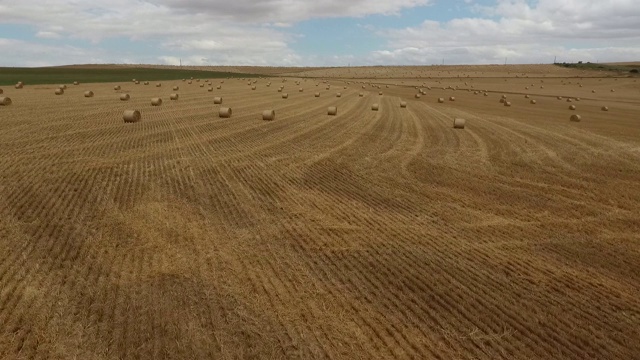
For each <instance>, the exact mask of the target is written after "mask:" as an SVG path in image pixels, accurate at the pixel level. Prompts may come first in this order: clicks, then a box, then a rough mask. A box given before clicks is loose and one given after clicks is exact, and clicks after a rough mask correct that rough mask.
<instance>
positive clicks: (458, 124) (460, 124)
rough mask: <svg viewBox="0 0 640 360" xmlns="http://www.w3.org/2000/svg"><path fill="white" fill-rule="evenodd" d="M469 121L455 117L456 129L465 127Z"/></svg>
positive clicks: (454, 124)
mask: <svg viewBox="0 0 640 360" xmlns="http://www.w3.org/2000/svg"><path fill="white" fill-rule="evenodd" d="M466 123H467V120H465V119H461V118H455V119H453V128H454V129H464V125H465V124H466Z"/></svg>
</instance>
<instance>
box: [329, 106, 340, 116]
mask: <svg viewBox="0 0 640 360" xmlns="http://www.w3.org/2000/svg"><path fill="white" fill-rule="evenodd" d="M337 114H338V107H337V106H329V108H328V109H327V115H331V116H336V115H337Z"/></svg>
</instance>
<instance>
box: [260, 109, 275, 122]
mask: <svg viewBox="0 0 640 360" xmlns="http://www.w3.org/2000/svg"><path fill="white" fill-rule="evenodd" d="M275 118H276V111H275V110H265V111H263V112H262V120H269V121H271V120H273V119H275Z"/></svg>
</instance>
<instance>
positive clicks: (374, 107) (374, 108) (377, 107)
mask: <svg viewBox="0 0 640 360" xmlns="http://www.w3.org/2000/svg"><path fill="white" fill-rule="evenodd" d="M378 109H380V105H378V104H373V105H371V110H373V111H378Z"/></svg>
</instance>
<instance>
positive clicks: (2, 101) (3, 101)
mask: <svg viewBox="0 0 640 360" xmlns="http://www.w3.org/2000/svg"><path fill="white" fill-rule="evenodd" d="M0 105H1V106H9V105H11V98H9V97H7V96H2V97H0Z"/></svg>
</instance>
